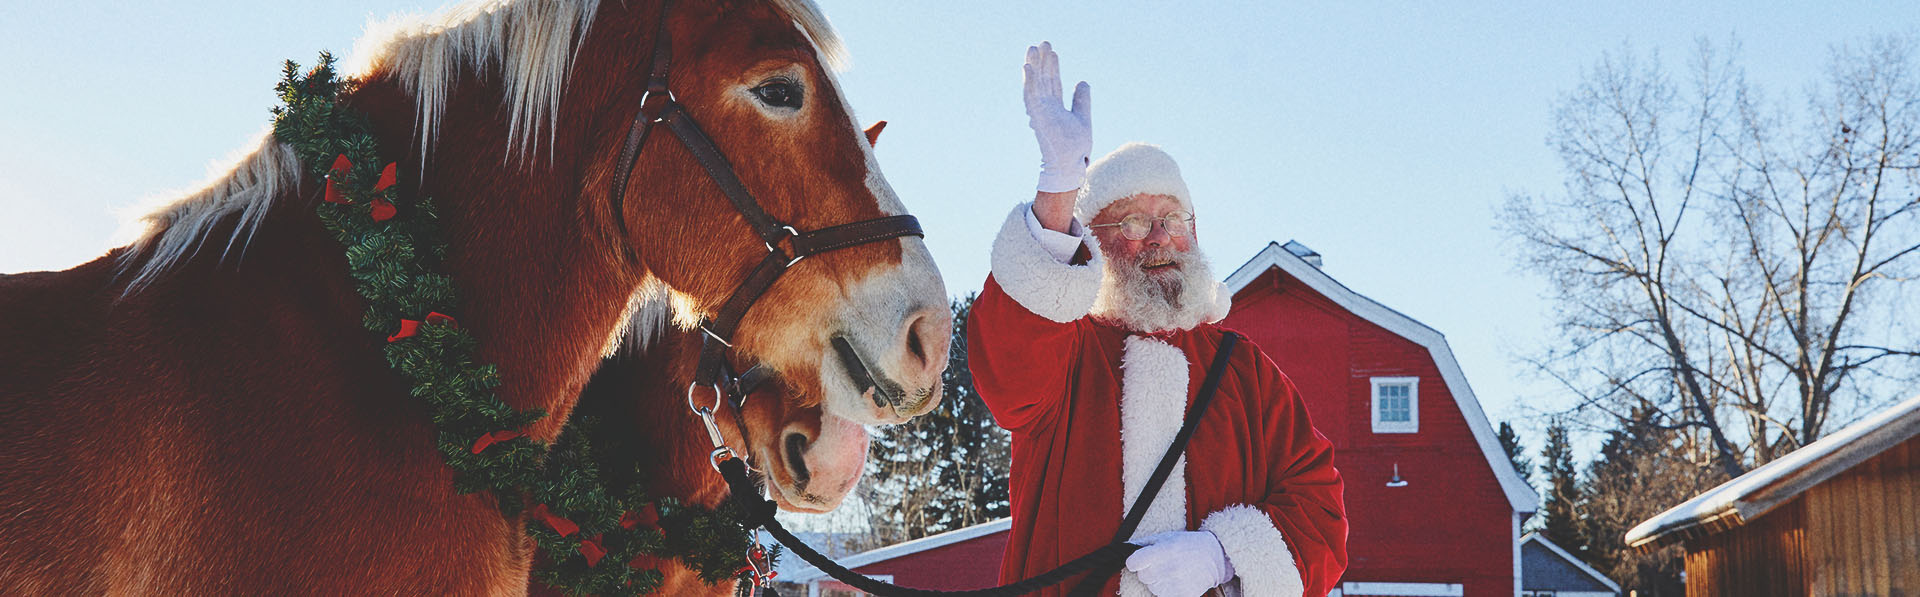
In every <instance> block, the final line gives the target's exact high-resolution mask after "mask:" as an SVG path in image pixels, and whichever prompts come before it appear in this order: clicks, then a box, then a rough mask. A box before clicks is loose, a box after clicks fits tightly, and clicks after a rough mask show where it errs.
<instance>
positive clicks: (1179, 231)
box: [1088, 210, 1193, 240]
mask: <svg viewBox="0 0 1920 597" xmlns="http://www.w3.org/2000/svg"><path fill="white" fill-rule="evenodd" d="M1154 222H1160V223H1161V226H1162V227H1164V228H1166V229H1167V236H1172V237H1175V238H1178V237H1182V236H1186V235H1187V232H1188V231H1190V230H1192V229H1193V214H1190V213H1187V212H1184V211H1180V210H1174V211H1170V212H1167V215H1164V216H1160V217H1158V218H1155V217H1149V216H1147V214H1142V213H1131V214H1127V217H1124V218H1120V221H1118V222H1114V223H1112V224H1094V225H1092V226H1088V228H1111V227H1114V226H1119V227H1120V236H1122V237H1125V238H1126V239H1127V240H1140V239H1143V238H1146V237H1147V235H1148V234H1152V233H1153V223H1154Z"/></svg>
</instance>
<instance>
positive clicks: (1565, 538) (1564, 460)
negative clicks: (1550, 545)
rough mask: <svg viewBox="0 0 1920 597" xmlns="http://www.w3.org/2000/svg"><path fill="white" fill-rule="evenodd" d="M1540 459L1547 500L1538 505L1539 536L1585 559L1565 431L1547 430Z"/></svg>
mask: <svg viewBox="0 0 1920 597" xmlns="http://www.w3.org/2000/svg"><path fill="white" fill-rule="evenodd" d="M1540 459H1541V460H1542V461H1544V462H1543V464H1542V466H1544V467H1545V469H1546V470H1545V472H1546V474H1547V496H1546V500H1545V501H1544V502H1542V503H1541V504H1540V525H1541V528H1540V534H1541V535H1542V536H1544V537H1546V538H1547V540H1548V541H1552V542H1554V544H1556V545H1559V546H1560V547H1563V548H1566V549H1567V550H1568V551H1570V552H1573V554H1574V555H1576V556H1580V558H1581V559H1586V556H1585V554H1583V553H1581V552H1582V551H1584V550H1583V549H1582V548H1583V547H1584V546H1585V545H1586V544H1587V541H1586V539H1585V538H1584V537H1583V536H1582V532H1581V531H1582V530H1583V529H1582V526H1583V525H1582V523H1581V520H1580V511H1579V508H1580V504H1581V501H1582V495H1581V491H1580V489H1581V488H1580V480H1579V477H1578V473H1576V472H1575V470H1574V466H1573V445H1572V444H1571V443H1569V442H1568V440H1567V427H1566V425H1565V424H1562V423H1560V422H1559V421H1555V422H1554V423H1553V424H1552V425H1550V426H1548V427H1547V443H1546V445H1545V446H1542V447H1541V448H1540Z"/></svg>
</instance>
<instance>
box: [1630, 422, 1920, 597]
mask: <svg viewBox="0 0 1920 597" xmlns="http://www.w3.org/2000/svg"><path fill="white" fill-rule="evenodd" d="M1626 540H1627V544H1628V545H1630V546H1633V547H1635V548H1637V549H1644V550H1650V549H1655V548H1658V547H1660V546H1664V545H1671V544H1674V543H1681V544H1683V545H1685V547H1686V554H1687V555H1686V558H1687V560H1686V583H1687V594H1688V595H1754V596H1764V595H1796V596H1797V595H1920V396H1915V397H1913V398H1911V399H1908V400H1907V401H1905V402H1902V403H1900V404H1899V405H1896V406H1894V407H1892V408H1889V409H1887V410H1885V411H1882V412H1880V413H1877V414H1875V415H1873V416H1870V417H1867V418H1866V419H1864V420H1862V421H1860V422H1858V423H1854V424H1853V425H1849V426H1847V427H1846V428H1845V429H1841V430H1840V431H1838V432H1835V433H1833V434H1832V435H1829V436H1827V437H1826V438H1824V439H1821V440H1820V441H1817V442H1814V443H1812V444H1809V445H1807V446H1806V447H1803V448H1800V449H1799V450H1796V451H1794V452H1793V453H1792V454H1788V455H1786V456H1785V457H1783V458H1780V459H1779V460H1775V461H1773V462H1770V463H1767V464H1766V465H1764V466H1761V467H1759V468H1756V469H1753V470H1752V471H1750V472H1748V473H1747V474H1745V475H1741V476H1740V477H1739V478H1736V479H1734V480H1732V481H1728V482H1726V483H1725V484H1722V485H1721V486H1719V487H1715V488H1713V489H1711V490H1709V491H1707V492H1706V493H1702V494H1700V495H1698V496H1695V497H1694V498H1693V499H1691V500H1688V501H1687V502H1685V503H1683V504H1680V505H1679V506H1675V507H1674V508H1673V509H1671V510H1667V511H1666V512H1663V513H1661V514H1660V515H1659V516H1655V517H1654V518H1652V519H1649V520H1647V521H1646V522H1643V523H1640V525H1639V526H1636V527H1634V528H1633V530H1631V531H1628V532H1627V537H1626Z"/></svg>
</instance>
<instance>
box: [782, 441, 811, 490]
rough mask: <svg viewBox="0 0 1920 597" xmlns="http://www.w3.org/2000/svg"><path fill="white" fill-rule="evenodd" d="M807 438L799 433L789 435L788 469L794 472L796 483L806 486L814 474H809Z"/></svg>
mask: <svg viewBox="0 0 1920 597" xmlns="http://www.w3.org/2000/svg"><path fill="white" fill-rule="evenodd" d="M806 454H807V436H805V435H801V434H798V433H789V434H787V468H789V469H792V471H793V480H794V482H795V483H798V484H802V485H805V484H806V482H807V479H808V478H810V477H812V476H813V474H812V473H809V472H807V456H806Z"/></svg>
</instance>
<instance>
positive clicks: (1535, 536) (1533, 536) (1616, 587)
mask: <svg viewBox="0 0 1920 597" xmlns="http://www.w3.org/2000/svg"><path fill="white" fill-rule="evenodd" d="M1528 541H1533V542H1535V543H1539V544H1540V546H1541V547H1545V548H1547V549H1549V550H1552V551H1553V553H1554V555H1558V556H1560V559H1562V560H1566V561H1568V562H1572V563H1573V565H1574V566H1578V567H1579V568H1580V571H1581V572H1585V573H1587V576H1591V577H1593V579H1594V580H1597V581H1600V584H1603V585H1606V586H1607V588H1608V589H1611V590H1613V592H1614V593H1616V594H1617V593H1619V592H1620V584H1619V583H1616V582H1613V579H1611V578H1607V575H1605V574H1601V573H1600V571H1599V570H1594V569H1593V567H1592V566H1588V565H1587V563H1586V562H1582V561H1580V558H1576V557H1573V554H1570V553H1567V550H1565V549H1561V548H1560V545H1559V544H1556V543H1554V542H1552V541H1549V540H1547V538H1546V537H1542V536H1540V533H1537V532H1535V533H1527V536H1525V537H1521V538H1520V544H1521V545H1525V544H1526V543H1527V542H1528Z"/></svg>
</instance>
